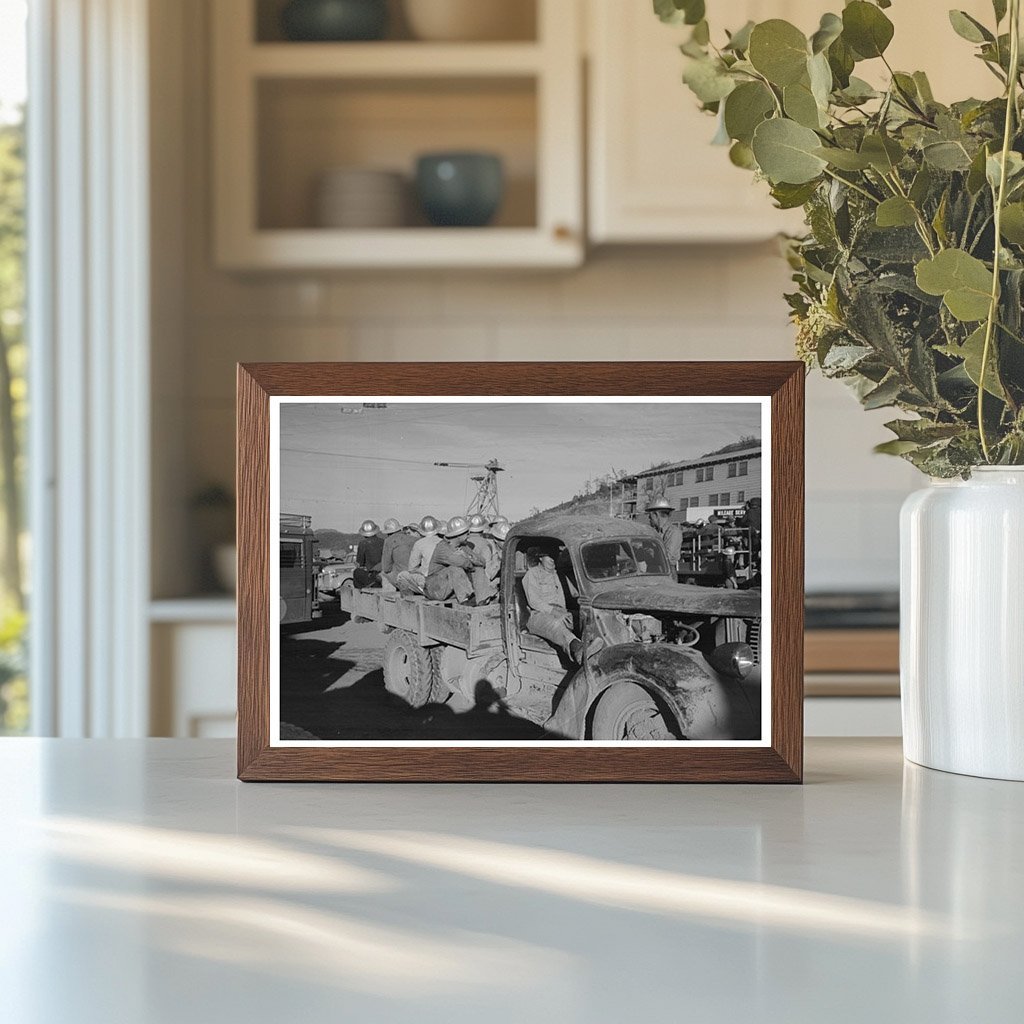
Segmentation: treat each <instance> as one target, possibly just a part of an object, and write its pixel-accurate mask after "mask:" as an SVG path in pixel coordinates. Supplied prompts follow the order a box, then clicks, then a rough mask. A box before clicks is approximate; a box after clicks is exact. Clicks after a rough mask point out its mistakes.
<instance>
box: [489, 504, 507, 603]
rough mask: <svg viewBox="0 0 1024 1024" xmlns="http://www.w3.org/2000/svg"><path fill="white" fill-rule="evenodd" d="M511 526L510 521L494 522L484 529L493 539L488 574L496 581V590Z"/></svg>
mask: <svg viewBox="0 0 1024 1024" xmlns="http://www.w3.org/2000/svg"><path fill="white" fill-rule="evenodd" d="M510 529H511V527H510V526H509V525H508V522H507V521H506V522H498V523H492V524H491V525H490V526H488V527H487V529H486V530H485V531H484V536H486V537H489V538H490V540H491V549H492V554H491V560H490V561H489V562H488V563H487V575H488V577H489V578H490V579H491V580H493V581H494V586H495V590H497V587H498V578H499V577H500V576H501V564H502V562H503V561H504V560H505V541H506V539H507V538H508V531H509V530H510Z"/></svg>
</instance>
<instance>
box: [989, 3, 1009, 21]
mask: <svg viewBox="0 0 1024 1024" xmlns="http://www.w3.org/2000/svg"><path fill="white" fill-rule="evenodd" d="M992 10H993V11H995V15H996V24H997V25H998V24H999V23H1000V22H1001V21H1002V20H1003V18H1005V17H1006V0H992Z"/></svg>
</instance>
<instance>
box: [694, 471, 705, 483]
mask: <svg viewBox="0 0 1024 1024" xmlns="http://www.w3.org/2000/svg"><path fill="white" fill-rule="evenodd" d="M694 474H695V476H694V479H695V480H696V481H697V483H699V484H702V483H704V470H703V469H697V470H694Z"/></svg>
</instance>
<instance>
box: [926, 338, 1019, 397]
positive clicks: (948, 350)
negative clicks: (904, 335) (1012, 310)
mask: <svg viewBox="0 0 1024 1024" xmlns="http://www.w3.org/2000/svg"><path fill="white" fill-rule="evenodd" d="M939 351H940V352H942V353H943V354H944V355H947V356H950V357H951V358H953V359H962V360H963V368H964V371H965V372H966V374H967V376H968V377H970V378H971V380H972V381H973V382H974V386H975V387H979V386H980V384H981V360H982V356H983V355H984V352H985V325H984V324H982V325H981V326H980V327H979V328H978V329H977V330H976V331H974V332H973V333H972V334H971V335H970V336H969V337H968V338H967V340H966V341H965V342H964V343H963V344H962V345H960V346H959V347H958V346H955V345H942V346H940V347H939ZM995 354H996V353H995V342H994V341H993V342H992V343H991V344H990V346H989V357H988V364H987V366H986V368H985V390H986V391H987V392H988V393H989V394H990V395H994V396H995V397H996V398H1001V399H1004V400H1005V399H1006V392H1005V391H1004V390H1003V386H1002V384H1000V383H999V374H998V373H997V372H996V365H995V364H996V360H995Z"/></svg>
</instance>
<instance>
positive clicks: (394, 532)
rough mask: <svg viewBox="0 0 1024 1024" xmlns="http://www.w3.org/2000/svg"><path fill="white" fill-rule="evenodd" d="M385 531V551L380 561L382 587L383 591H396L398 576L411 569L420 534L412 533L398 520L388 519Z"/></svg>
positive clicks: (384, 527)
mask: <svg viewBox="0 0 1024 1024" xmlns="http://www.w3.org/2000/svg"><path fill="white" fill-rule="evenodd" d="M381 529H382V530H383V531H384V551H383V553H382V554H381V559H380V585H381V588H382V589H383V590H396V589H397V587H398V574H399V573H400V572H404V571H405V570H406V569H408V568H409V556H410V555H411V554H412V546H413V544H415V543H416V537H417V536H418V534H413V533H410V531H409V527H407V526H402V524H401V523H400V522H399V521H398V520H397V519H387V520H385V522H384V525H383V526H382V527H381Z"/></svg>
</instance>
